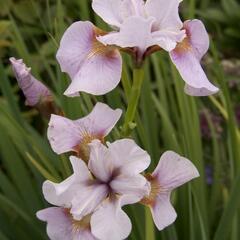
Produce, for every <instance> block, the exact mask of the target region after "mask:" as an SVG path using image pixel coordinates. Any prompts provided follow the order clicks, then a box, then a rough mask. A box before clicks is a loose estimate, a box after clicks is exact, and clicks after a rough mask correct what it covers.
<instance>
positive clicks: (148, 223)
mask: <svg viewBox="0 0 240 240" xmlns="http://www.w3.org/2000/svg"><path fill="white" fill-rule="evenodd" d="M145 230H146V233H145V239H147V240H155V230H154V223H153V219H152V214H151V212H150V209H149V207H146V208H145Z"/></svg>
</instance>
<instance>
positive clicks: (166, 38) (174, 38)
mask: <svg viewBox="0 0 240 240" xmlns="http://www.w3.org/2000/svg"><path fill="white" fill-rule="evenodd" d="M185 36H186V34H185V30H181V31H170V30H160V31H155V32H153V33H152V37H153V39H154V40H153V41H154V44H156V45H159V46H160V47H161V48H162V49H164V50H165V51H168V52H170V51H172V50H173V49H174V48H175V47H176V46H177V43H178V42H181V41H182V40H183V39H184V38H185Z"/></svg>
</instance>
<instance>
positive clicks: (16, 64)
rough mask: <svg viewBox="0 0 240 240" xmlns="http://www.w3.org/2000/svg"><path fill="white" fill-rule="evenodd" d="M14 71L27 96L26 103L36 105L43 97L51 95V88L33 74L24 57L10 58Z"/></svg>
mask: <svg viewBox="0 0 240 240" xmlns="http://www.w3.org/2000/svg"><path fill="white" fill-rule="evenodd" d="M10 62H11V64H12V68H13V72H14V74H15V76H16V79H17V81H18V85H19V87H20V88H21V89H22V91H23V93H24V95H25V97H26V104H27V105H29V106H35V105H37V104H38V103H40V102H41V100H43V99H48V98H50V97H51V93H50V91H49V89H48V88H47V87H46V86H45V85H44V84H43V83H41V82H40V81H38V80H37V79H36V78H34V77H33V76H32V74H31V72H30V71H31V69H30V68H27V67H26V65H25V64H24V62H23V60H22V59H19V60H17V59H15V58H13V57H11V58H10Z"/></svg>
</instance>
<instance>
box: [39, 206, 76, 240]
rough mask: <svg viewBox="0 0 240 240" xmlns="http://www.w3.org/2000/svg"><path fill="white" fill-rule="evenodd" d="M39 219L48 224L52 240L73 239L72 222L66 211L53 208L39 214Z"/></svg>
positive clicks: (48, 232)
mask: <svg viewBox="0 0 240 240" xmlns="http://www.w3.org/2000/svg"><path fill="white" fill-rule="evenodd" d="M37 217H38V218H39V219H40V220H42V221H46V222H47V234H48V236H49V238H50V239H51V240H66V239H72V238H73V234H72V222H71V219H70V218H69V217H68V215H67V213H66V210H65V209H64V208H59V207H51V208H46V209H43V210H40V211H38V212H37Z"/></svg>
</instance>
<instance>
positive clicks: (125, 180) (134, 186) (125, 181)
mask: <svg viewBox="0 0 240 240" xmlns="http://www.w3.org/2000/svg"><path fill="white" fill-rule="evenodd" d="M110 186H111V188H112V190H113V191H114V192H115V193H118V194H129V195H135V196H138V197H139V200H141V199H142V198H143V197H144V196H146V195H148V194H149V192H150V186H149V184H148V182H147V180H146V179H145V177H143V176H142V175H140V174H139V175H136V176H124V175H120V176H117V177H115V178H114V180H112V181H111V183H110Z"/></svg>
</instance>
